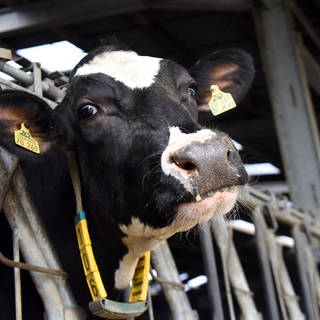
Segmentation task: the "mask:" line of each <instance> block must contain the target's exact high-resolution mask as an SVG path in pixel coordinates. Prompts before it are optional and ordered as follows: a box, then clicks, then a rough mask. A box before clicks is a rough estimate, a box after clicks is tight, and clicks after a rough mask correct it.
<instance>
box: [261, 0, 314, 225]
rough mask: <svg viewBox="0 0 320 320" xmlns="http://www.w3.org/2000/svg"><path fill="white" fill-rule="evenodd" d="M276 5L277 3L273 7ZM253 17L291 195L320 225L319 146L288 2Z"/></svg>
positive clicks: (282, 2) (280, 3)
mask: <svg viewBox="0 0 320 320" xmlns="http://www.w3.org/2000/svg"><path fill="white" fill-rule="evenodd" d="M274 2H275V1H274ZM276 2H277V4H276V5H274V6H272V7H270V8H268V9H260V10H259V11H258V12H255V22H256V28H257V33H258V36H259V44H260V49H261V54H262V57H263V60H264V61H263V62H264V66H265V73H266V78H267V82H268V87H269V91H270V98H271V102H272V108H273V114H274V118H275V124H276V128H277V133H278V137H279V144H280V148H281V153H282V158H283V162H284V166H285V171H286V172H285V173H286V177H287V179H288V183H289V187H290V194H291V197H292V200H293V202H294V203H295V205H296V206H298V207H300V208H304V209H306V210H311V211H313V212H314V213H315V214H317V218H318V220H319V221H320V210H319V209H320V148H319V146H320V143H319V134H318V128H317V127H316V122H315V121H314V119H315V117H314V111H313V108H312V105H311V100H310V99H309V92H308V90H307V85H306V84H305V79H304V78H303V77H302V69H301V64H300V61H299V58H298V55H297V47H296V43H295V34H294V30H293V28H292V24H291V20H290V17H289V13H288V10H287V7H286V2H285V1H281V0H278V1H276Z"/></svg>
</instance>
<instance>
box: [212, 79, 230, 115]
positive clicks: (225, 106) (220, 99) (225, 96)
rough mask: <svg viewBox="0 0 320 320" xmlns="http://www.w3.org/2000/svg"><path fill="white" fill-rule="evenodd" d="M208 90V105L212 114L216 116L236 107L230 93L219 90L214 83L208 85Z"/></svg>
mask: <svg viewBox="0 0 320 320" xmlns="http://www.w3.org/2000/svg"><path fill="white" fill-rule="evenodd" d="M210 91H211V99H210V101H209V103H208V105H209V107H210V110H211V112H212V113H213V115H214V116H217V115H219V114H221V113H224V112H226V111H229V110H231V109H233V108H235V107H236V103H235V101H234V100H233V98H232V95H231V94H230V93H227V92H223V91H221V90H220V89H219V88H218V86H216V85H212V86H211V87H210Z"/></svg>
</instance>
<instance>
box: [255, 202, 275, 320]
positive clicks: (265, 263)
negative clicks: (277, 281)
mask: <svg viewBox="0 0 320 320" xmlns="http://www.w3.org/2000/svg"><path fill="white" fill-rule="evenodd" d="M253 219H254V224H255V226H256V243H257V254H258V259H259V265H260V269H261V274H262V282H263V289H264V293H265V299H266V304H267V308H266V309H267V313H268V318H269V319H272V320H280V315H279V311H278V304H277V300H276V298H275V297H276V291H275V288H274V284H273V279H272V274H271V268H270V264H269V259H268V253H267V247H266V242H265V232H267V231H266V226H265V222H264V219H263V215H262V213H261V209H260V208H259V207H257V208H256V209H254V211H253Z"/></svg>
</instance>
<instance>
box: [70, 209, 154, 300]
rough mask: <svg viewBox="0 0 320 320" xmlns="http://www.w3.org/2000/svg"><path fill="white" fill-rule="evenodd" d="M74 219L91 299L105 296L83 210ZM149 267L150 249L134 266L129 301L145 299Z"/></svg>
mask: <svg viewBox="0 0 320 320" xmlns="http://www.w3.org/2000/svg"><path fill="white" fill-rule="evenodd" d="M74 221H75V228H76V234H77V239H78V247H79V250H80V256H81V261H82V266H83V270H84V274H85V276H86V280H87V284H88V287H89V290H90V293H91V296H92V299H93V300H98V299H101V298H106V297H107V292H106V290H105V288H104V285H103V282H102V279H101V276H100V272H99V268H98V266H97V264H96V260H95V257H94V254H93V250H92V244H91V239H90V235H89V230H88V224H87V219H86V214H85V212H84V211H80V212H79V213H78V214H77V215H76V217H75V219H74ZM149 269H150V251H147V252H145V253H144V254H143V255H142V256H141V257H140V259H139V261H138V264H137V266H136V269H135V273H134V276H133V279H132V287H131V290H130V297H129V302H138V301H141V302H142V301H146V300H147V292H148V275H149Z"/></svg>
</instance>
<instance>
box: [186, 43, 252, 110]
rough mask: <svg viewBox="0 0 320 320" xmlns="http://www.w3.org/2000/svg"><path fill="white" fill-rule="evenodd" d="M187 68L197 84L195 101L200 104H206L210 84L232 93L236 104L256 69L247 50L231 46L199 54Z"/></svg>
mask: <svg viewBox="0 0 320 320" xmlns="http://www.w3.org/2000/svg"><path fill="white" fill-rule="evenodd" d="M189 71H190V74H191V76H192V77H193V78H194V79H195V81H196V83H197V88H198V93H197V102H198V105H199V106H201V105H206V104H208V102H209V100H210V98H211V91H210V87H211V85H216V86H218V87H219V89H220V90H221V91H223V92H228V93H231V95H232V97H233V99H234V100H235V102H236V103H239V102H240V101H241V100H242V99H243V97H244V96H245V94H246V93H247V91H248V90H249V88H250V86H251V84H252V80H253V78H254V73H255V68H254V62H253V59H252V57H251V56H250V55H249V54H248V53H247V52H245V51H243V50H241V49H235V48H231V49H224V50H219V51H214V52H211V53H209V54H207V55H204V56H202V57H201V58H200V60H199V61H198V62H197V63H195V64H194V65H193V66H192V67H191V68H190V70H189Z"/></svg>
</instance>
